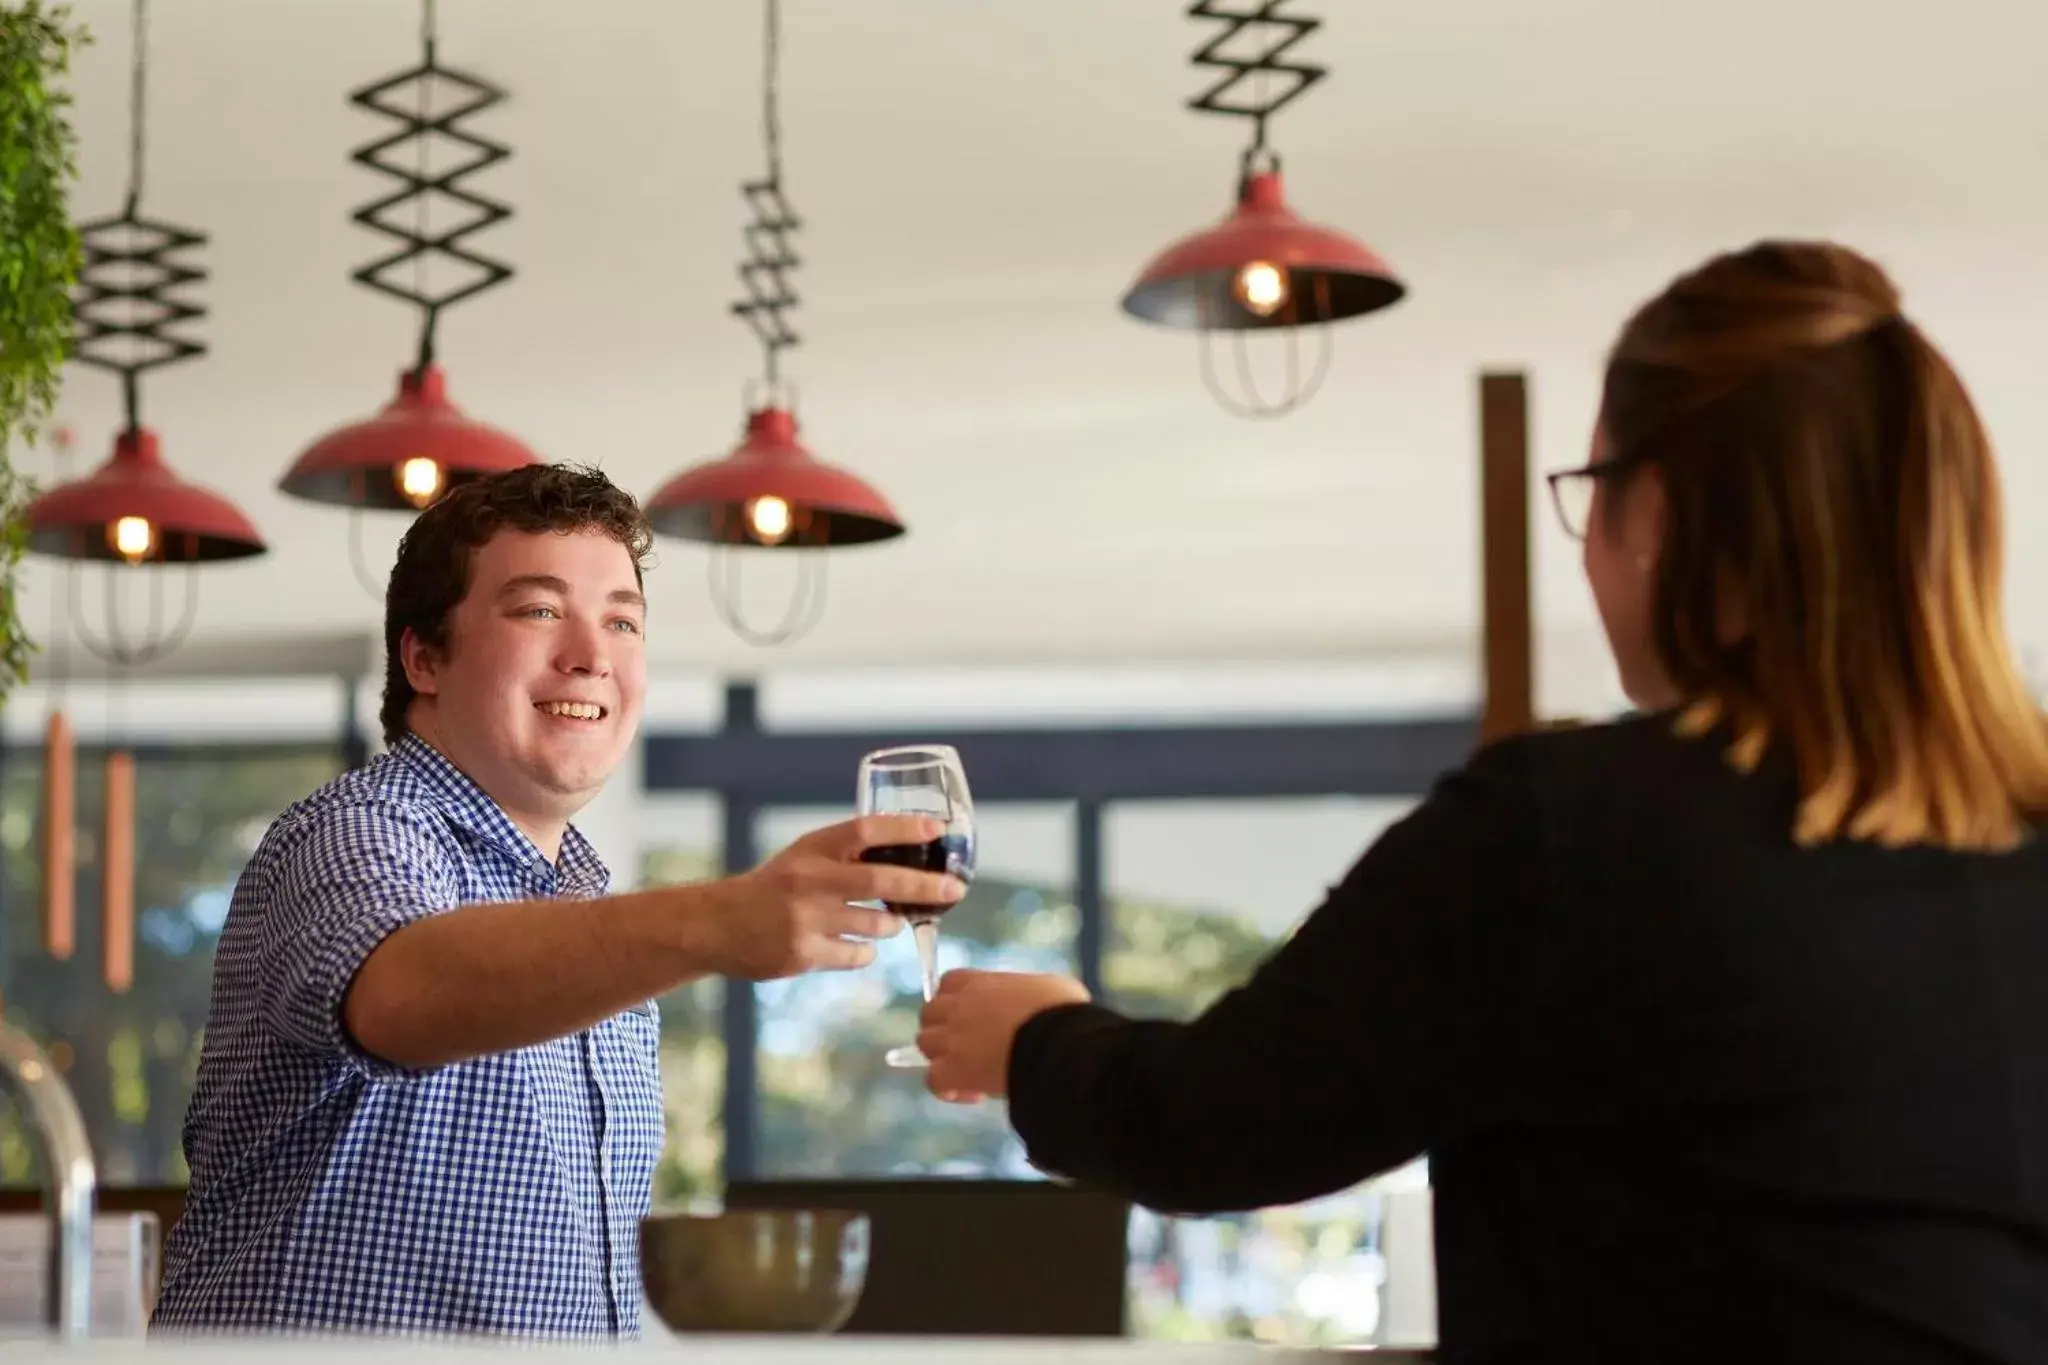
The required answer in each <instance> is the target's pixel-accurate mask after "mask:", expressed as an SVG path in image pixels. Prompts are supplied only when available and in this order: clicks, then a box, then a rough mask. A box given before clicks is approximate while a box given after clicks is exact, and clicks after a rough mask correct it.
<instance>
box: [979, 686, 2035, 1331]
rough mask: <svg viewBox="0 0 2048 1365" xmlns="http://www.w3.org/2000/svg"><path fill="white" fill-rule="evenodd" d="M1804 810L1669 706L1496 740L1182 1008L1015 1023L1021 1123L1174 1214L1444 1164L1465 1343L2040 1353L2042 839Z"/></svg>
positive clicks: (1059, 1163)
mask: <svg viewBox="0 0 2048 1365" xmlns="http://www.w3.org/2000/svg"><path fill="white" fill-rule="evenodd" d="M1796 799H1797V798H1796V788H1795V786H1794V784H1793V782H1792V780H1791V778H1790V775H1789V773H1788V772H1787V771H1785V770H1784V769H1782V768H1780V767H1774V766H1772V765H1770V764H1769V763H1767V764H1766V766H1765V768H1764V769H1763V770H1762V771H1761V772H1759V773H1757V774H1755V775H1751V776H1744V775H1741V774H1739V773H1737V772H1735V771H1734V770H1733V769H1731V768H1730V767H1729V766H1728V765H1727V763H1726V762H1725V761H1724V760H1723V758H1722V756H1721V746H1720V745H1719V744H1718V743H1717V742H1713V741H1711V740H1686V739H1681V738H1678V737H1677V736H1676V735H1674V734H1673V732H1672V729H1671V726H1670V723H1669V718H1668V717H1665V716H1652V717H1644V718H1638V719H1633V720H1629V721H1625V722H1622V723H1619V724H1615V725H1608V726H1600V727H1593V728H1588V729H1582V730H1573V731H1559V732H1551V733H1546V734H1539V735H1533V736H1528V737H1524V738H1519V739H1515V740H1510V741H1506V742H1503V743H1500V744H1496V745H1494V746H1492V747H1490V748H1488V749H1486V750H1484V751H1482V752H1481V753H1480V754H1478V755H1477V756H1476V757H1475V758H1474V759H1473V760H1472V761H1471V763H1470V764H1468V765H1467V766H1466V767H1465V768H1463V769H1462V770H1460V771H1458V772H1456V773H1454V774H1452V775H1450V776H1449V777H1447V778H1446V779H1444V780H1443V781H1442V782H1441V783H1440V784H1439V785H1438V787H1437V789H1436V790H1435V791H1434V792H1433V793H1432V794H1431V795H1430V797H1429V798H1428V800H1427V801H1425V802H1424V803H1423V804H1422V805H1421V806H1420V807H1418V808H1417V809H1416V810H1415V811H1414V812H1413V813H1412V814H1411V815H1410V816H1409V817H1408V818H1406V819H1405V820H1404V821H1402V822H1401V823H1400V824H1398V825H1396V826H1394V827H1393V828H1392V829H1390V830H1388V831H1387V832H1386V834H1385V835H1383V836H1382V837H1381V838H1380V839H1379V840H1378V841H1377V842H1376V843H1375V844H1374V845H1373V846H1372V847H1371V849H1369V850H1368V851H1367V852H1366V854H1365V855H1364V857H1363V858H1362V859H1360V861H1359V862H1358V863H1357V865H1356V866H1355V867H1353V868H1352V870H1351V871H1350V873H1349V874H1348V875H1347V876H1346V877H1345V878H1344V880H1343V882H1342V883H1341V884H1339V885H1338V886H1337V887H1336V888H1335V889H1334V890H1332V891H1331V893H1330V895H1329V897H1328V899H1327V900H1326V901H1325V902H1324V903H1323V904H1322V906H1321V907H1320V908H1318V909H1317V910H1316V911H1315V912H1314V913H1313V914H1312V915H1311V916H1310V917H1309V918H1308V919H1307V920H1306V921H1305V922H1304V923H1303V924H1302V925H1301V927H1300V928H1299V929H1298V930H1297V931H1296V932H1295V934H1294V935H1293V936H1292V938H1291V939H1290V940H1289V941H1288V942H1287V943H1286V944H1285V945H1283V946H1282V947H1280V948H1279V949H1278V950H1277V951H1276V952H1275V953H1274V954H1273V955H1272V956H1271V957H1270V958H1269V959H1268V960H1267V961H1266V962H1265V963H1264V964H1263V965H1262V966H1261V968H1260V969H1259V970H1258V972H1257V973H1256V974H1255V975H1254V977H1253V978H1252V979H1251V980H1250V981H1249V982H1248V983H1247V984H1246V985H1244V986H1243V987H1241V988H1239V989H1237V990H1235V991H1232V992H1231V993H1229V994H1228V995H1226V996H1224V997H1223V998H1222V999H1221V1000H1219V1001H1218V1002H1217V1003H1216V1004H1215V1005H1214V1006H1213V1007H1212V1008H1210V1009H1209V1010H1208V1011H1207V1012H1205V1013H1204V1014H1203V1015H1201V1017H1199V1018H1198V1019H1195V1020H1194V1021H1192V1022H1189V1023H1184V1024H1183V1023H1165V1022H1135V1021H1131V1020H1126V1019H1124V1018H1121V1017H1119V1016H1118V1015H1116V1014H1114V1013H1112V1012H1110V1011H1108V1010H1105V1009H1102V1008H1100V1007H1097V1006H1092V1005H1083V1006H1072V1007H1064V1008H1061V1009H1057V1010H1054V1011H1050V1012H1047V1013H1045V1014H1042V1015H1039V1016H1038V1017H1036V1018H1034V1019H1033V1020H1031V1021H1030V1022H1029V1023H1027V1024H1026V1026H1025V1027H1024V1029H1023V1030H1022V1031H1021V1032H1020V1033H1019V1035H1018V1037H1017V1042H1016V1046H1015V1048H1014V1050H1013V1052H1012V1054H1011V1060H1010V1075H1009V1087H1010V1115H1011V1121H1012V1123H1013V1124H1014V1125H1015V1126H1016V1129H1017V1131H1018V1133H1019V1134H1020V1135H1021V1137H1022V1138H1023V1140H1024V1142H1025V1144H1026V1147H1027V1149H1028V1150H1029V1152H1030V1154H1031V1157H1032V1159H1033V1160H1034V1161H1035V1162H1036V1163H1037V1164H1038V1165H1039V1166H1041V1167H1042V1168H1044V1169H1046V1170H1048V1171H1052V1172H1055V1173H1058V1174H1062V1175H1065V1176H1068V1177H1072V1178H1074V1179H1077V1180H1080V1181H1082V1182H1084V1183H1089V1184H1094V1185H1097V1186H1101V1187H1107V1188H1110V1189H1114V1190H1117V1191H1121V1192H1124V1193H1126V1194H1128V1195H1130V1196H1131V1197H1132V1198H1134V1199H1136V1200H1137V1201H1139V1202H1141V1203H1143V1204H1146V1205H1149V1206H1151V1207H1153V1208H1156V1209H1160V1210H1163V1211H1167V1212H1179V1213H1204V1212H1222V1211H1229V1210H1241V1209H1250V1208H1255V1207H1262V1206H1268V1205H1273V1204H1283V1203H1291V1202H1295V1201H1299V1200H1302V1199H1306V1198H1311V1197H1314V1196H1318V1195H1322V1194H1326V1193H1330V1192H1334V1191H1337V1190H1340V1189H1344V1188H1346V1187H1348V1186H1350V1185H1352V1184H1355V1183H1356V1182H1358V1181H1359V1180H1361V1179H1364V1178H1366V1177H1368V1176H1371V1175H1373V1174H1375V1173H1378V1172H1381V1171H1384V1170H1387V1169H1389V1168H1391V1167H1393V1166H1395V1165H1398V1164H1399V1163H1401V1162H1404V1161H1407V1160H1409V1159H1411V1158H1413V1157H1415V1156H1417V1155H1420V1154H1422V1153H1425V1152H1426V1153H1428V1154H1429V1156H1430V1163H1431V1177H1432V1182H1433V1184H1434V1186H1435V1190H1436V1237H1437V1278H1438V1293H1439V1305H1438V1322H1439V1330H1440V1334H1441V1338H1442V1347H1441V1354H1442V1356H1443V1358H1444V1359H1445V1360H1447V1361H1453V1362H1460V1363H1461V1365H1477V1363H1478V1362H1484V1363H1485V1365H1504V1363H1505V1362H1515V1363H1516V1365H1522V1363H1523V1362H1551V1361H1556V1362H1572V1363H1573V1365H1591V1363H1592V1362H1606V1361H1628V1362H1637V1361H1641V1362H1683V1361H1695V1360H1698V1361H1708V1360H1713V1361H1721V1360H1727V1361H1741V1362H1745V1365H1756V1363H1758V1362H1773V1361H1785V1362H1794V1361H1796V1362H1800V1365H1815V1363H1816V1362H1836V1361H1840V1362H1844V1365H1849V1363H1851V1362H1853V1363H1854V1365H1894V1363H1896V1365H1906V1363H1907V1362H1912V1363H1913V1365H1924V1363H1926V1362H1936V1361H1941V1362H1949V1361H1997V1362H2011V1365H2022V1363H2024V1365H2043V1363H2044V1362H2048V847H2044V845H2043V843H2042V842H2039V841H2036V842H2033V843H2030V844H2029V845H2027V846H2025V847H2023V848H2022V849H2020V850H2018V851H2016V852H2012V853H2006V854H1998V855H1990V854H1981V855H1972V854H1957V853H1949V852H1943V851H1937V850H1932V849H1912V850H1898V851H1887V850H1883V849H1880V848H1877V847H1875V846H1873V845H1870V844H1866V843H1854V842H1847V841H1841V842H1836V843H1831V844H1829V845H1826V846H1823V847H1820V848H1813V849H1801V848H1799V847H1797V846H1796V845H1795V844H1794V843H1793V842H1792V838H1791V828H1792V818H1793V813H1794V808H1795V804H1796Z"/></svg>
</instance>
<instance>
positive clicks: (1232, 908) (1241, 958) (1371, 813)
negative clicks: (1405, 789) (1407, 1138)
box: [1103, 797, 1413, 1345]
mask: <svg viewBox="0 0 2048 1365" xmlns="http://www.w3.org/2000/svg"><path fill="white" fill-rule="evenodd" d="M1412 805H1413V803H1412V802H1409V801H1368V800H1359V799H1354V798H1345V797H1327V798H1314V799H1271V800H1258V801H1147V802H1120V803H1117V804H1115V805H1112V806H1111V807H1109V808H1108V810H1107V811H1106V812H1105V815H1104V829H1103V845H1104V863H1105V871H1106V874H1107V881H1108V887H1109V894H1108V896H1107V897H1106V900H1107V906H1108V915H1109V926H1108V935H1107V943H1106V946H1105V951H1104V957H1103V985H1104V988H1105V989H1106V990H1107V991H1108V993H1109V1003H1111V1004H1112V1005H1114V1006H1115V1007H1117V1008H1119V1009H1122V1010H1125V1011H1126V1012H1129V1013H1132V1014H1135V1015H1139V1016H1149V1017H1153V1018H1187V1017H1189V1016H1191V1015H1194V1014H1196V1013H1199V1012H1200V1011H1201V1010H1202V1009H1203V1008H1204V1007H1205V1006H1207V1005H1208V1004H1209V1003H1210V1002H1211V1001H1212V1000H1214V999H1215V998H1216V997H1217V996H1218V995H1219V994H1221V993H1222V992H1223V991H1225V990H1227V989H1228V988H1229V987H1231V986H1232V985H1235V984H1237V983H1238V982H1241V981H1243V980H1244V979H1245V978H1246V977H1248V976H1250V975H1251V973H1252V971H1253V970H1254V969H1255V968H1256V967H1257V965H1258V964H1259V962H1260V961H1261V960H1262V959H1263V958H1264V957H1265V955H1266V954H1267V952H1268V951H1270V949H1271V948H1272V946H1273V945H1274V944H1275V943H1277V942H1279V941H1281V940H1282V939H1284V938H1285V936H1286V935H1287V934H1288V933H1289V932H1291V931H1292V929H1293V927H1294V926H1295V925H1296V924H1298V923H1299V922H1300V921H1301V919H1302V918H1303V917H1304V916H1305V915H1307V913H1308V912H1309V911H1311V910H1313V909H1314V908H1315V907H1316V905H1317V904H1318V903H1319V902H1320V901H1321V900H1322V897H1323V893H1324V891H1325V890H1326V889H1327V888H1328V887H1329V886H1331V885H1333V884H1334V883H1335V882H1336V881H1338V880H1339V879H1340V878H1341V877H1342V876H1343V874H1344V872H1345V871H1346V869H1347V868H1349V866H1350V865H1351V864H1352V863H1353V862H1354V861H1356V859H1357V857H1358V855H1359V854H1360V853H1362V852H1363V851H1364V849H1365V848H1366V846H1367V845H1368V844H1370V843H1371V842H1372V840H1373V839H1374V838H1376V837H1377V836H1378V834H1379V833H1380V831H1381V830H1383V829H1385V828H1386V827H1387V826H1388V825H1389V824H1391V823H1392V822H1393V821H1395V820H1396V819H1399V818H1400V817H1401V816H1402V815H1403V814H1405V813H1406V812H1407V810H1408V809H1409V808H1410V807H1411V806H1412ZM1387 1178H1388V1179H1393V1178H1395V1177H1393V1176H1389V1177H1387ZM1404 1178H1413V1175H1412V1173H1409V1174H1408V1175H1407V1176H1406V1177H1404ZM1383 1207H1384V1201H1383V1199H1382V1197H1381V1192H1380V1189H1379V1182H1368V1183H1367V1184H1366V1185H1364V1186H1361V1187H1359V1188H1358V1189H1356V1190H1351V1191H1347V1192H1344V1193H1341V1194H1337V1195H1333V1196H1330V1197H1328V1198H1326V1199H1321V1200H1317V1201H1315V1202H1314V1203H1312V1204H1305V1205H1301V1206H1297V1207H1294V1208H1281V1209H1269V1210H1265V1211H1263V1212H1260V1213H1255V1214H1249V1215H1232V1216H1229V1217H1224V1218H1211V1219H1183V1218H1161V1217H1159V1216H1157V1215H1155V1214H1152V1213H1149V1212H1146V1211H1144V1210H1139V1211H1138V1212H1136V1213H1135V1214H1134V1215H1133V1216H1132V1219H1131V1264H1130V1294H1131V1300H1130V1302H1131V1327H1132V1331H1133V1333H1134V1334H1136V1335H1139V1336H1147V1337H1155V1338H1168V1339H1175V1340H1189V1341H1207V1340H1221V1339H1230V1338H1250V1339H1256V1340H1262V1341H1270V1342H1283V1343H1286V1344H1290V1345H1307V1344H1318V1343H1349V1342H1357V1341H1360V1340H1366V1339H1370V1338H1371V1336H1372V1334H1373V1333H1374V1331H1375V1330H1376V1328H1377V1327H1378V1325H1379V1307H1380V1287H1381V1284H1382V1283H1383V1282H1384V1279H1385V1264H1384V1260H1383V1258H1382V1256H1381V1254H1380V1219H1381V1214H1382V1210H1383Z"/></svg>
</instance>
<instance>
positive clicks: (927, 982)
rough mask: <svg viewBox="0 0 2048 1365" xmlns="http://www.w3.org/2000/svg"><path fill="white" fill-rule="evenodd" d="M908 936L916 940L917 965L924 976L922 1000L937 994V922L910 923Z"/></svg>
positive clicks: (920, 921)
mask: <svg viewBox="0 0 2048 1365" xmlns="http://www.w3.org/2000/svg"><path fill="white" fill-rule="evenodd" d="M910 936H911V937H912V938H914V939H916V940H917V965H918V967H919V969H920V970H921V971H922V972H923V974H924V998H925V999H926V1000H930V999H931V998H932V997H933V996H934V995H937V994H938V992H939V922H938V921H937V920H935V919H919V920H912V921H911V922H910Z"/></svg>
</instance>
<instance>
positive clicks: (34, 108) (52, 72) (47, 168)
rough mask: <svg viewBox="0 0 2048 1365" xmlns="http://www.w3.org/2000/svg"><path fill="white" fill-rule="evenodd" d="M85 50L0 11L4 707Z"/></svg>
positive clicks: (52, 356) (53, 336) (18, 658)
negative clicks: (27, 465) (27, 461)
mask: <svg viewBox="0 0 2048 1365" xmlns="http://www.w3.org/2000/svg"><path fill="white" fill-rule="evenodd" d="M89 41H90V37H89V35H88V34H87V33H86V32H85V30H84V29H83V28H79V27H74V26H73V25H72V23H71V10H70V7H69V6H67V5H50V6H46V5H44V3H43V0H23V2H22V3H20V4H16V5H7V6H4V7H0V704H4V703H5V701H6V699H7V693H8V692H9V691H10V690H12V689H13V688H14V686H15V685H16V684H18V683H20V682H21V681H22V679H23V678H25V677H26V676H27V675H28V656H29V653H30V651H31V650H32V649H33V648H34V645H33V643H32V642H31V641H30V640H29V637H28V632H27V630H26V629H25V628H24V627H23V625H22V622H21V613H20V610H19V603H20V596H19V588H20V581H19V572H20V567H21V556H22V552H23V550H25V549H26V548H27V543H28V523H27V519H26V516H25V513H26V512H27V509H28V501H29V498H30V497H31V495H32V494H33V492H34V488H33V486H32V485H31V484H30V483H29V481H28V480H27V479H26V478H24V477H22V476H21V475H20V474H19V473H17V472H16V470H15V468H14V464H13V455H14V452H15V451H16V450H18V449H20V448H21V447H23V446H25V445H28V444H30V443H32V442H34V441H35V440H36V439H37V437H38V435H39V434H40V432H41V429H42V424H43V423H44V422H45V421H47V420H48V419H49V416H50V413H51V412H52V410H53V409H54V408H55V407H56V404H57V388H58V374H59V372H60V371H61V370H62V368H63V365H64V360H65V357H66V356H68V355H69V354H70V352H71V290H72V286H73V285H75V284H76V283H77V281H78V270H79V266H80V264H81V252H80V248H79V241H78V230H77V229H76V228H74V227H73V226H72V225H71V210H70V204H69V202H68V191H69V189H70V185H71V182H72V181H73V180H75V179H77V177H78V160H77V152H78V136H77V134H76V133H75V132H73V131H72V128H71V122H70V119H69V117H68V115H69V113H70V108H71V95H70V92H69V91H68V90H66V89H65V88H64V85H63V81H64V79H65V78H66V77H67V76H69V75H70V73H71V55H72V52H73V51H74V50H75V49H76V48H79V47H82V46H84V44H85V43H87V42H89Z"/></svg>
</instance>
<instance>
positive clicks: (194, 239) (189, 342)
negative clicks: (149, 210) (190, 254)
mask: <svg viewBox="0 0 2048 1365" xmlns="http://www.w3.org/2000/svg"><path fill="white" fill-rule="evenodd" d="M132 14H133V29H134V35H133V46H132V55H131V59H130V60H131V72H130V77H129V93H128V101H129V107H128V119H129V131H128V193H127V195H126V196H125V198H124V199H123V201H122V208H121V212H120V213H118V214H114V215H111V216H109V217H104V218H94V219H90V220H88V221H86V222H83V223H80V224H79V225H78V235H79V245H80V247H81V249H82V252H83V257H84V259H83V261H82V263H81V267H80V269H79V272H78V289H77V292H76V294H74V296H73V299H72V314H73V316H74V319H75V320H76V323H77V330H76V335H75V338H74V340H73V342H72V355H73V358H74V359H76V360H77V361H78V362H79V363H80V364H83V365H91V366H93V367H95V368H97V369H102V370H107V371H110V372H111V373H113V374H116V375H119V376H120V378H121V412H122V420H123V422H124V424H125V428H124V429H125V430H128V431H136V430H139V429H140V428H141V426H142V376H143V374H144V373H145V372H147V371H149V370H153V369H156V368H158V367H159V366H163V365H174V364H176V363H178V362H179V361H181V360H190V359H193V358H194V357H196V356H202V355H205V354H206V344H205V343H204V342H201V341H197V340H193V339H191V338H189V337H184V336H179V335H177V334H176V333H175V332H173V331H172V329H173V328H175V327H177V326H179V325H180V324H183V323H188V322H198V321H200V320H201V319H203V318H205V316H206V309H205V308H204V307H203V306H202V305H200V304H198V303H196V302H192V301H190V300H187V299H185V298H182V297H179V295H178V292H177V291H179V290H180V289H182V288H183V287H184V286H187V285H196V284H200V283H203V282H204V281H205V280H206V278H207V272H206V270H205V269H204V268H203V267H200V266H196V265H190V264H187V263H185V262H183V261H180V260H178V259H176V256H177V253H179V252H182V251H187V250H197V249H199V248H201V247H204V246H205V245H206V241H207V238H206V234H205V233H202V232H196V231H194V230H192V229H190V228H185V227H180V226H178V225H176V224H174V223H166V222H162V221H159V220H156V219H151V218H147V217H144V216H143V213H142V190H143V184H144V174H145V170H146V167H147V160H148V159H147V152H148V144H147V141H146V128H147V117H146V107H145V97H146V95H147V93H148V75H149V8H148V0H134V9H133V12H132Z"/></svg>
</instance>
